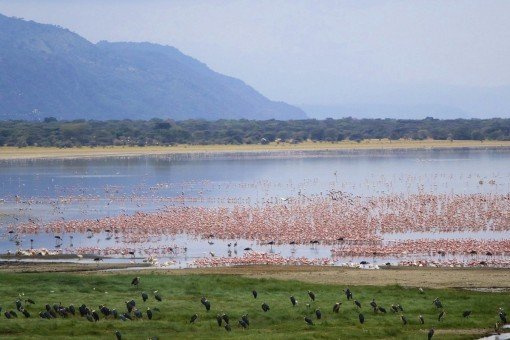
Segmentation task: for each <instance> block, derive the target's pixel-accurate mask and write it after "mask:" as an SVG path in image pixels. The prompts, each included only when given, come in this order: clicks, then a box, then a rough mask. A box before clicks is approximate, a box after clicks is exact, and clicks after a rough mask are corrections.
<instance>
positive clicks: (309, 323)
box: [305, 316, 313, 326]
mask: <svg viewBox="0 0 510 340" xmlns="http://www.w3.org/2000/svg"><path fill="white" fill-rule="evenodd" d="M305 321H306V323H307V324H308V325H310V326H313V320H312V319H310V318H309V317H308V316H305Z"/></svg>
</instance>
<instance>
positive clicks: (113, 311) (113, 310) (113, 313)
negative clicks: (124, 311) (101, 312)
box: [112, 308, 119, 319]
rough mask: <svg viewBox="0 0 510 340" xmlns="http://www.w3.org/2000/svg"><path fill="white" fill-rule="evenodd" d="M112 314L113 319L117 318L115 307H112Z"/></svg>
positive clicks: (117, 313)
mask: <svg viewBox="0 0 510 340" xmlns="http://www.w3.org/2000/svg"><path fill="white" fill-rule="evenodd" d="M112 315H113V317H114V318H115V319H117V318H118V317H119V312H117V310H116V309H115V308H113V309H112Z"/></svg>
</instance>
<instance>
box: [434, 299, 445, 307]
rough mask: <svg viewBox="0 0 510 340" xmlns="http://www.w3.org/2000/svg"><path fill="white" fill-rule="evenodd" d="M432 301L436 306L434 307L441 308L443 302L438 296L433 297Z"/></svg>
mask: <svg viewBox="0 0 510 340" xmlns="http://www.w3.org/2000/svg"><path fill="white" fill-rule="evenodd" d="M432 303H433V304H434V305H435V306H436V308H443V304H442V303H441V301H440V300H439V298H438V297H437V298H435V299H434V301H432Z"/></svg>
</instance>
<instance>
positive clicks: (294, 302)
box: [290, 296, 297, 306]
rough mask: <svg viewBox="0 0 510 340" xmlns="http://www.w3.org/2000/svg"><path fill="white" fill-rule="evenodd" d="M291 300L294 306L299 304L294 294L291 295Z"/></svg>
mask: <svg viewBox="0 0 510 340" xmlns="http://www.w3.org/2000/svg"><path fill="white" fill-rule="evenodd" d="M290 302H291V303H292V305H293V306H295V305H297V300H296V298H295V297H294V296H291V297H290Z"/></svg>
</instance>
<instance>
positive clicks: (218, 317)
mask: <svg viewBox="0 0 510 340" xmlns="http://www.w3.org/2000/svg"><path fill="white" fill-rule="evenodd" d="M216 322H217V323H218V327H221V324H222V322H223V319H222V317H221V315H219V314H217V315H216Z"/></svg>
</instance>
